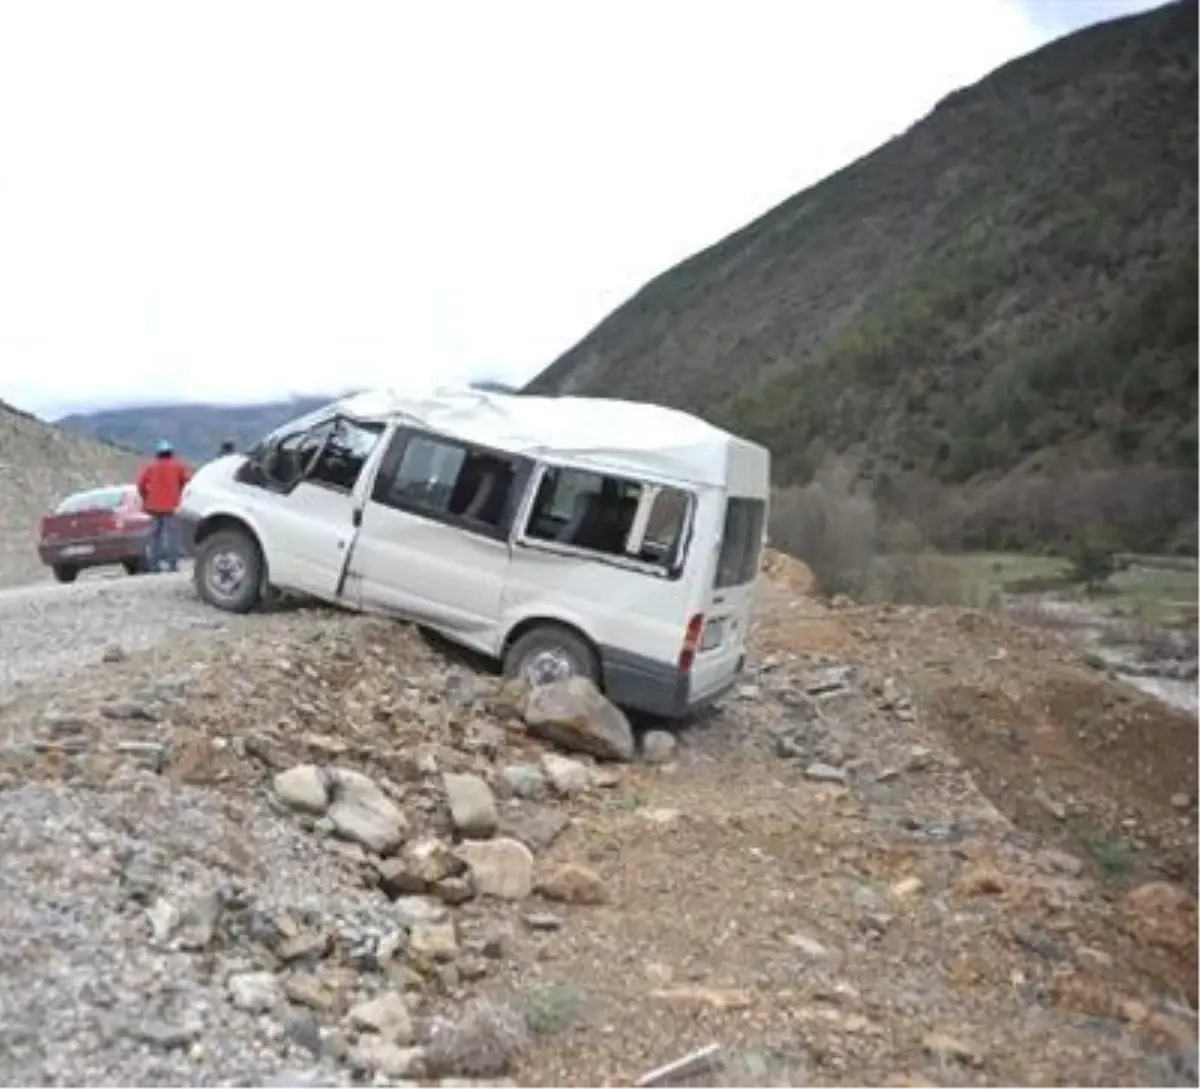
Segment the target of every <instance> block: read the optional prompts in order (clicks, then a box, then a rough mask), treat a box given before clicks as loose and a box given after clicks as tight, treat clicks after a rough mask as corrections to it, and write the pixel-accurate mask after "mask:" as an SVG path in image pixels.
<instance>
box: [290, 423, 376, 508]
mask: <svg viewBox="0 0 1200 1089" xmlns="http://www.w3.org/2000/svg"><path fill="white" fill-rule="evenodd" d="M382 434H383V425H382V424H377V423H359V422H357V421H354V420H342V419H339V420H337V421H335V423H334V426H333V428H332V430H330V431H327V433H326V442H325V445H324V446H323V447H322V448H321V451H320V454H319V456H317V460H316V462H315V463H314V464H313V465H312V467H311V468H310V469H309V470H308V475H307V477H306V478H305V479H307V480H310V481H312V482H313V483H314V484H324V485H326V486H328V487H331V488H336V489H337V490H339V491H346V492H349V491H353V490H354V485H355V484H356V483H357V482H358V478H359V475H360V474H361V473H362V471H363V466H364V465H366V463H367V460H368V459H369V458H370V457H371V454H372V452H373V451H374V450H375V447H376V445H377V444H378V442H379V438H380V436H381V435H382Z"/></svg>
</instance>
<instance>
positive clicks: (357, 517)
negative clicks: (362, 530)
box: [350, 507, 362, 529]
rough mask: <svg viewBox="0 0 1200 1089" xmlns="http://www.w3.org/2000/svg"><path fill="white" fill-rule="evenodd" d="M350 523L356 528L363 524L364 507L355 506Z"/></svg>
mask: <svg viewBox="0 0 1200 1089" xmlns="http://www.w3.org/2000/svg"><path fill="white" fill-rule="evenodd" d="M350 524H351V525H352V526H353V527H354V528H355V529H358V527H359V526H361V525H362V507H355V508H354V511H353V513H352V514H351V515H350Z"/></svg>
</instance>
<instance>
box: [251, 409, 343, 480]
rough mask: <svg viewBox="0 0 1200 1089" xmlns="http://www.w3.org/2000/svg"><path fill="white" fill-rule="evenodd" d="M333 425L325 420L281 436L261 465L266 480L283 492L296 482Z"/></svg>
mask: <svg viewBox="0 0 1200 1089" xmlns="http://www.w3.org/2000/svg"><path fill="white" fill-rule="evenodd" d="M333 426H334V421H333V420H326V421H325V422H324V423H320V424H317V426H316V427H310V428H306V429H304V430H301V431H293V432H292V433H291V434H289V435H283V436H281V437H280V438H279V440H278V441H276V442H274V443H272V444H271V445H270V446H269V447H267V449H266V451H265V453H264V456H263V466H262V467H263V472H264V474H265V475H266V478H267V480H268V482H269V483H270V484H272V485H274V486H275V487H276V488H279V489H282V490H284V491H288V490H290V489H292V488H294V487H295V486H296V485H297V484H299V483H300V481H301V480H302V479H303V477H304V474H305V470H306V469H307V468H308V467H309V465H310V464H312V463H313V462H314V461H315V460H316V458H317V455H318V454H320V452H321V447H322V446H324V445H325V440H326V439H328V438H329V436H330V435H331V434H332V433H333Z"/></svg>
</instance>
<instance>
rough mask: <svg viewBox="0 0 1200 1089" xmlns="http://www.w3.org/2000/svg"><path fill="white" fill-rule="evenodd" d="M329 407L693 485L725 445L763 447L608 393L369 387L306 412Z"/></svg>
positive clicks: (715, 465)
mask: <svg viewBox="0 0 1200 1089" xmlns="http://www.w3.org/2000/svg"><path fill="white" fill-rule="evenodd" d="M331 410H336V411H337V412H338V413H340V414H342V415H345V416H348V417H351V418H353V419H360V420H368V419H373V420H386V419H389V418H391V417H393V416H400V417H403V418H405V419H407V420H411V421H412V422H413V424H414V425H417V426H422V427H426V428H428V429H429V430H431V431H437V432H440V433H442V434H444V435H448V436H452V437H454V438H459V439H463V440H465V441H469V442H474V443H479V444H480V445H482V446H490V447H492V448H493V449H497V450H504V451H507V452H509V453H514V454H524V455H526V456H529V457H540V458H556V457H558V458H562V459H564V460H571V461H575V462H580V463H586V464H588V465H591V466H594V467H596V468H598V469H605V470H607V471H610V472H622V471H624V472H627V473H635V474H636V473H644V474H651V475H657V476H662V477H667V478H671V479H675V480H681V481H688V482H691V483H697V484H714V485H720V484H722V483H723V482H724V480H725V476H726V471H727V461H728V457H729V453H730V449H731V448H732V447H735V446H742V447H752V448H757V449H760V450H762V449H763V448H762V447H758V446H757V444H755V443H751V442H749V441H748V440H746V439H743V438H740V437H739V436H736V435H733V434H730V433H729V432H727V431H723V430H722V429H721V428H719V427H715V426H714V425H713V424H710V423H708V422H706V421H705V420H702V419H700V418H699V417H697V416H693V415H691V414H690V413H687V412H681V411H679V410H677V409H671V408H664V407H662V406H660V405H651V404H645V403H643V402H638V401H621V400H616V399H613V398H601V397H526V396H524V395H516V394H503V393H493V392H491V391H486V390H476V389H465V390H459V389H447V390H438V391H436V392H434V393H431V394H428V395H425V396H413V395H402V394H399V393H396V392H394V391H392V390H388V389H375V390H367V391H364V392H362V393H357V394H354V395H352V396H349V397H345V398H343V399H342V400H339V401H336V402H334V403H333V404H332V405H328V406H326V407H325V408H324V409H322V410H320V411H319V412H317V413H313V414H312V416H313V417H314V418H315V417H317V416H325V415H327V414H328V413H329V412H330V411H331ZM294 426H295V423H293V424H291V425H289V428H288V429H289V430H291V429H292V427H294ZM764 452H765V451H764Z"/></svg>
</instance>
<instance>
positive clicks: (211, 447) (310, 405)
mask: <svg viewBox="0 0 1200 1089" xmlns="http://www.w3.org/2000/svg"><path fill="white" fill-rule="evenodd" d="M333 396H334V395H333V394H331V395H330V396H328V397H293V398H289V399H286V400H279V401H268V402H264V403H262V404H254V405H214V404H182V405H148V406H139V407H133V408H114V409H106V410H104V411H100V412H77V413H72V414H71V415H69V416H64V417H62V418H61V419H59V420H56V421H55V423H56V425H57V426H59V427H62V428H65V429H66V430H68V431H73V432H74V433H75V434H77V435H87V436H89V437H93V438H98V439H103V440H104V441H106V442H110V443H113V444H115V445H117V446H121V447H124V448H125V449H127V450H132V451H136V452H138V453H139V454H141V455H143V456H144V455H145V454H147V453H149V452H150V451H151V450H153V449H154V444H155V443H156V442H158V440H159V439H160V438H164V437H166V438H169V439H171V441H172V442H174V443H175V445H176V448H177V449H178V450H179V452H180V453H181V454H182V455H183V456H184V457H185V458H188V459H190V460H191V461H193V462H201V461H207V460H208V459H209V458H211V457H213V456H214V455H215V454H216V452H217V450H218V448H219V447H220V445H221V443H222V442H224V441H225V440H226V439H231V440H232V441H233V442H234V443H235V444H236V446H237V448H238V449H240V450H244V449H246V448H247V447H249V446H251V445H253V444H254V443H255V442H257V441H258V440H259V439H261V438H262V437H263V435H265V434H266V433H267V432H268V431H271V430H273V429H274V428H276V427H278V426H279V425H280V424H282V423H286V422H287V421H288V420H290V419H293V418H294V417H296V416H302V415H304V414H305V413H306V412H311V411H313V409H316V408H320V407H321V405H324V404H327V403H328V402H329V401H330V400H331V399H332V398H333Z"/></svg>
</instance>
